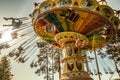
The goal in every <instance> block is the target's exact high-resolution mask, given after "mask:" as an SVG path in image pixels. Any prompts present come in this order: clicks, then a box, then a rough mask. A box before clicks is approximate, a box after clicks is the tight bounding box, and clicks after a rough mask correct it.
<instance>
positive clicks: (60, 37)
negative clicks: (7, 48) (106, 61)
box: [31, 0, 119, 80]
mask: <svg viewBox="0 0 120 80" xmlns="http://www.w3.org/2000/svg"><path fill="white" fill-rule="evenodd" d="M31 17H32V24H33V27H34V30H35V32H36V34H37V36H38V37H39V38H40V39H42V40H43V41H46V42H47V43H49V44H51V45H53V46H55V47H58V48H60V49H62V53H61V54H62V60H61V63H62V73H61V80H93V79H92V78H90V74H89V72H88V71H85V70H84V56H85V55H84V52H82V50H95V49H98V48H101V47H103V46H105V45H106V44H107V43H109V42H110V41H111V39H112V38H113V37H114V36H115V34H116V31H117V28H118V26H119V19H118V17H116V16H115V12H114V10H113V9H112V8H111V7H109V6H108V5H107V3H106V1H105V0H102V1H96V0H46V1H43V2H41V3H36V4H35V10H34V11H33V13H32V14H31Z"/></svg>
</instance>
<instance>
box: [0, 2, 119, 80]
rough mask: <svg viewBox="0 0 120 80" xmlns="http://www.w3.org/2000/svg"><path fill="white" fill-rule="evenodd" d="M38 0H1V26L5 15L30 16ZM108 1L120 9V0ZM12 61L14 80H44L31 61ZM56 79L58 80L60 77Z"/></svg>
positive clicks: (105, 77) (104, 78)
mask: <svg viewBox="0 0 120 80" xmlns="http://www.w3.org/2000/svg"><path fill="white" fill-rule="evenodd" d="M38 1H41V0H0V27H2V24H3V23H5V21H4V20H3V17H25V16H27V17H28V16H29V14H30V13H32V11H33V9H34V5H33V4H34V2H38ZM107 2H108V4H109V5H110V6H111V7H112V8H113V9H117V10H120V0H107ZM6 53H7V52H4V54H6ZM1 56H2V55H0V57H1ZM11 63H12V72H13V74H14V77H13V80H43V79H41V77H39V76H37V75H35V74H34V71H35V70H33V69H31V68H30V66H29V63H30V61H27V63H24V64H18V63H16V62H14V61H13V60H11ZM56 77H57V76H56ZM107 77H108V76H102V78H103V79H102V80H106V79H107ZM55 80H58V78H56V79H55ZM95 80H98V79H97V76H95Z"/></svg>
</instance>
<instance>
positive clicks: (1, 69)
mask: <svg viewBox="0 0 120 80" xmlns="http://www.w3.org/2000/svg"><path fill="white" fill-rule="evenodd" d="M12 76H13V75H12V74H11V67H10V60H9V59H8V58H7V56H4V57H2V58H1V60H0V80H11V79H12Z"/></svg>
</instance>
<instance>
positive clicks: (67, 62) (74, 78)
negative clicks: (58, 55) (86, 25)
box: [55, 32, 93, 80]
mask: <svg viewBox="0 0 120 80" xmlns="http://www.w3.org/2000/svg"><path fill="white" fill-rule="evenodd" d="M55 40H56V41H57V42H58V43H59V44H60V45H62V55H63V56H62V61H61V63H62V73H61V80H93V79H92V78H90V75H89V73H88V72H86V71H85V70H84V63H83V56H82V54H81V50H80V48H81V47H84V46H85V45H86V44H87V43H88V39H87V38H86V37H85V36H84V35H82V34H79V33H76V32H61V33H58V34H57V35H56V36H55Z"/></svg>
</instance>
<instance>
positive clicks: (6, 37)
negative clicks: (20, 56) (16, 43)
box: [0, 30, 12, 43]
mask: <svg viewBox="0 0 120 80" xmlns="http://www.w3.org/2000/svg"><path fill="white" fill-rule="evenodd" d="M11 32H12V30H8V31H5V32H4V33H2V37H1V39H0V43H3V42H6V41H10V40H12V36H11Z"/></svg>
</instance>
